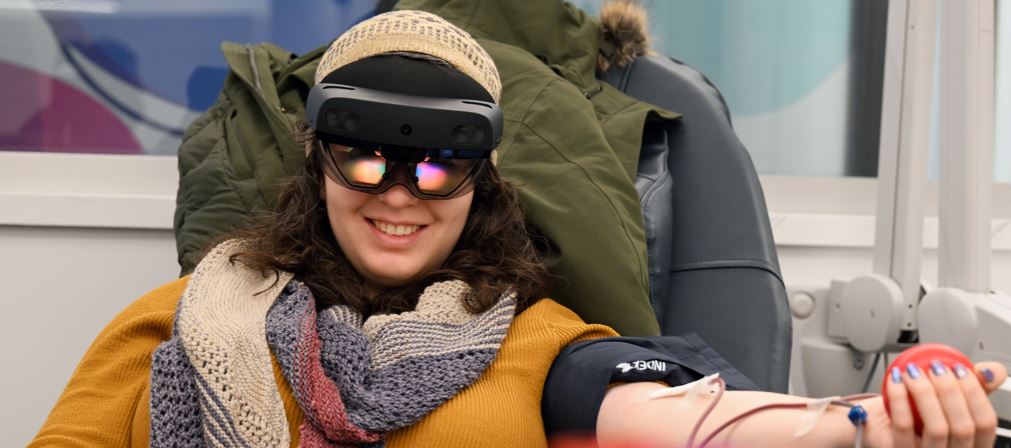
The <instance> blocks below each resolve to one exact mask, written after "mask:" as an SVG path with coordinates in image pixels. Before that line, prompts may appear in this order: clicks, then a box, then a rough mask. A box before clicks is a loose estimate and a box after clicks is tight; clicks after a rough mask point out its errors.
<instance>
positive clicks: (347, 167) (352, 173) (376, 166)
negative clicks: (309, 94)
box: [324, 143, 485, 196]
mask: <svg viewBox="0 0 1011 448" xmlns="http://www.w3.org/2000/svg"><path fill="white" fill-rule="evenodd" d="M324 146H325V148H327V149H328V151H327V152H329V153H330V156H331V157H330V158H331V160H332V161H333V163H334V165H335V166H334V167H335V168H337V171H338V172H339V174H340V176H341V177H343V179H344V180H345V181H346V182H348V183H350V184H351V185H352V186H355V187H360V188H382V184H383V183H384V181H387V182H392V180H389V179H386V177H387V176H386V174H387V171H388V170H389V169H391V167H392V166H395V165H391V163H403V164H405V165H406V166H408V167H413V168H414V173H413V174H414V178H415V183H414V187H416V188H417V190H418V191H419V192H421V193H424V194H431V195H436V196H445V195H448V194H450V193H452V192H453V191H454V190H456V189H457V188H459V187H460V186H461V184H463V183H464V182H466V181H467V179H468V178H469V177H470V176H471V174H473V173H472V172H473V171H474V170H475V168H476V167H477V166H478V165H480V164H481V163H482V162H483V160H485V159H480V158H462V159H461V158H440V157H434V158H433V157H431V155H436V156H438V155H443V154H446V155H452V154H454V151H453V150H442V151H435V150H429V151H428V155H426V154H425V153H424V152H422V153H416V152H403V151H402V150H392V151H394V152H391V153H390V154H387V150H378V149H375V148H370V149H360V148H355V147H351V146H345V145H342V144H338V143H324ZM417 151H424V150H417ZM382 154H387V157H390V156H392V157H393V158H391V159H387V158H384V157H383V155H382ZM402 159H406V160H402ZM412 159H413V160H417V162H416V163H415V162H413V160H412Z"/></svg>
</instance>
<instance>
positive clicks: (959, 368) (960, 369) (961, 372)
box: [955, 364, 969, 378]
mask: <svg viewBox="0 0 1011 448" xmlns="http://www.w3.org/2000/svg"><path fill="white" fill-rule="evenodd" d="M967 375H969V370H967V369H966V368H965V366H963V365H961V364H955V377H957V378H965V377H966V376H967Z"/></svg>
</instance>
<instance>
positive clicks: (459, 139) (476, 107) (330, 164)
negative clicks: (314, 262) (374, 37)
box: [305, 83, 502, 199]
mask: <svg viewBox="0 0 1011 448" xmlns="http://www.w3.org/2000/svg"><path fill="white" fill-rule="evenodd" d="M305 113H306V121H307V122H308V124H309V126H311V127H312V128H313V129H314V130H315V131H316V136H317V142H316V144H317V145H318V147H317V148H316V149H317V150H318V151H314V152H315V153H316V157H320V158H321V161H322V165H323V167H324V171H325V172H326V174H327V176H328V177H330V178H331V179H332V180H333V181H334V182H337V183H338V184H341V185H343V186H345V187H347V188H351V189H353V190H357V191H363V192H367V193H373V194H379V193H382V192H384V191H386V190H388V189H390V188H392V187H393V186H394V185H398V184H399V185H404V186H405V187H406V188H407V189H408V190H409V191H410V192H411V193H412V194H413V195H415V196H416V197H419V198H422V199H451V198H454V197H458V196H460V195H462V194H465V193H467V192H469V191H471V190H472V189H473V183H474V180H475V179H478V178H480V176H481V175H482V174H483V173H484V171H485V170H486V169H487V166H488V163H489V158H490V155H491V151H492V150H494V149H495V147H497V146H498V144H499V142H500V141H501V140H502V111H501V109H499V107H498V106H497V105H496V104H495V103H491V102H486V101H479V100H472V99H451V98H438V97H430V96H419V95H407V94H401V93H394V92H387V91H382V90H372V89H365V88H360V87H355V86H350V85H344V84H329V83H321V84H317V85H316V86H315V87H313V88H312V90H311V91H310V92H309V99H308V101H307V102H306V109H305Z"/></svg>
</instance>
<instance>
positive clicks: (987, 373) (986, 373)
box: [979, 367, 993, 383]
mask: <svg viewBox="0 0 1011 448" xmlns="http://www.w3.org/2000/svg"><path fill="white" fill-rule="evenodd" d="M979 371H980V373H982V374H983V379H984V380H986V382H988V383H992V382H993V370H990V369H988V368H986V367H984V368H982V369H980V370H979Z"/></svg>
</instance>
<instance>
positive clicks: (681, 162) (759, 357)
mask: <svg viewBox="0 0 1011 448" xmlns="http://www.w3.org/2000/svg"><path fill="white" fill-rule="evenodd" d="M598 77H599V78H600V79H601V80H602V81H605V82H607V83H608V84H610V85H611V86H613V87H615V88H616V89H618V90H620V91H622V92H624V93H625V94H627V95H629V96H631V97H634V98H636V99H639V100H642V101H646V102H649V103H652V104H655V105H657V106H660V107H662V108H665V109H668V110H672V111H676V112H680V113H682V114H684V116H683V117H682V118H681V119H680V120H677V121H675V122H673V123H664V122H659V123H653V124H648V125H647V127H646V129H645V130H644V131H643V134H644V135H643V143H642V150H641V152H640V155H639V169H638V176H637V179H636V182H635V185H636V188H637V189H638V191H639V196H640V204H641V206H642V214H643V221H644V224H645V230H646V241H647V245H648V254H647V257H648V262H649V281H650V301H651V303H652V305H653V309H654V311H655V312H656V315H657V319H658V320H659V323H660V328H661V331H662V332H663V334H665V335H677V334H684V333H691V332H694V333H697V334H698V335H700V336H701V337H702V339H704V340H705V341H706V342H707V343H709V345H711V346H712V347H713V349H715V350H716V351H717V352H718V353H719V354H720V355H722V356H723V357H724V358H725V359H726V360H727V361H729V362H730V363H731V364H733V365H734V367H736V368H737V369H738V370H740V371H741V372H742V373H744V374H745V375H746V376H747V377H748V378H750V379H751V380H752V381H754V382H755V384H756V385H758V386H759V387H761V388H762V389H763V390H767V391H773V392H786V391H787V382H788V376H789V370H790V345H791V318H790V311H789V305H788V303H787V297H786V289H785V287H784V286H783V279H782V276H781V275H780V271H779V261H778V259H777V257H776V245H775V242H774V241H773V238H772V228H771V225H770V224H769V214H768V211H767V210H766V207H765V198H764V196H763V194H762V188H761V185H760V184H759V182H758V175H757V174H756V172H755V168H754V165H753V164H752V162H751V158H750V157H749V155H748V153H747V151H746V150H745V148H744V146H743V145H742V144H741V142H740V141H739V140H738V139H737V136H736V134H735V133H734V129H733V127H732V125H731V121H730V114H729V111H728V109H727V105H726V102H725V101H724V100H723V97H722V95H721V94H720V92H719V91H718V90H717V89H716V87H715V86H714V85H713V84H712V83H711V82H710V81H709V80H708V79H707V78H706V77H705V76H703V75H702V74H701V73H699V72H698V71H697V70H695V69H693V68H692V67H690V66H688V65H686V64H684V63H681V62H679V61H676V60H673V59H670V58H667V57H664V56H640V57H638V58H636V59H635V60H634V61H633V62H632V63H631V64H628V65H627V66H625V67H623V68H620V67H612V68H611V69H610V70H608V71H607V72H605V73H603V74H600V75H599V76H598Z"/></svg>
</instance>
